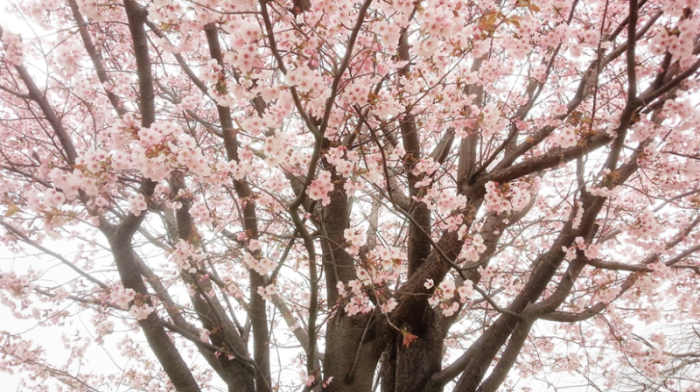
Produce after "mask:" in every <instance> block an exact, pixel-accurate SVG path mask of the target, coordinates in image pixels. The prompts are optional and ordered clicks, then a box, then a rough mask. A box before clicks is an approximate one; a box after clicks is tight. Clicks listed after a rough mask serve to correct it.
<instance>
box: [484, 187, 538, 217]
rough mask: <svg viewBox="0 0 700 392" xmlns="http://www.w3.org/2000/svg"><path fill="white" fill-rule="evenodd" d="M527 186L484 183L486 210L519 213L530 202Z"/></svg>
mask: <svg viewBox="0 0 700 392" xmlns="http://www.w3.org/2000/svg"><path fill="white" fill-rule="evenodd" d="M528 188H529V184H524V183H517V184H513V183H508V184H503V185H499V184H498V183H496V182H493V181H489V182H487V183H486V196H485V197H484V200H485V201H486V203H485V204H486V208H487V209H488V210H489V211H494V212H497V213H501V212H506V213H508V212H511V211H515V212H517V211H520V210H522V209H523V208H525V207H526V206H527V205H528V203H529V202H530V192H529V191H528Z"/></svg>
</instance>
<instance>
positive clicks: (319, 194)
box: [306, 170, 335, 206]
mask: <svg viewBox="0 0 700 392" xmlns="http://www.w3.org/2000/svg"><path fill="white" fill-rule="evenodd" d="M333 189H335V186H334V185H333V183H332V182H331V172H329V171H327V170H321V171H320V172H319V173H318V176H316V179H315V180H313V181H311V184H309V187H308V188H307V189H306V194H307V195H309V198H311V200H321V204H322V205H324V206H327V205H328V204H330V203H331V198H330V197H329V196H328V193H330V192H331V191H332V190H333Z"/></svg>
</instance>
